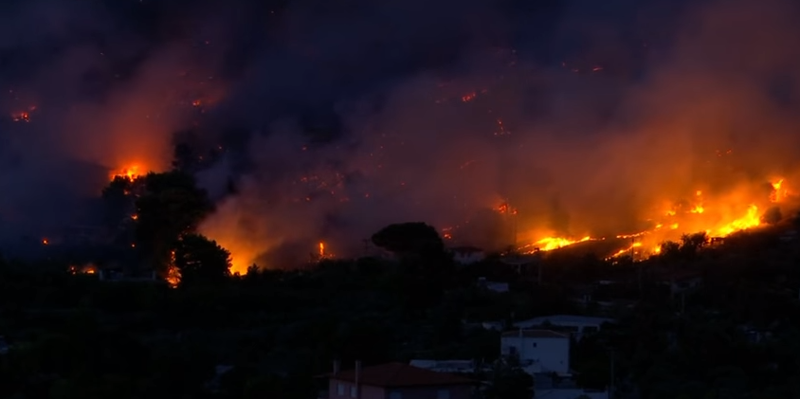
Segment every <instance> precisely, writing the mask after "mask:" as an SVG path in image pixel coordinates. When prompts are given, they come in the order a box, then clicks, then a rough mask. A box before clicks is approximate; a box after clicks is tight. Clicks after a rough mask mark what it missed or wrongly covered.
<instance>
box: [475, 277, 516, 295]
mask: <svg viewBox="0 0 800 399" xmlns="http://www.w3.org/2000/svg"><path fill="white" fill-rule="evenodd" d="M478 286H479V287H481V288H483V289H485V290H488V291H492V292H500V293H502V292H508V291H509V289H510V288H509V285H508V283H504V282H500V281H488V280H486V277H479V278H478Z"/></svg>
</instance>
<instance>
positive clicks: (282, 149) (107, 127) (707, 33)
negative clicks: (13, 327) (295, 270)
mask: <svg viewBox="0 0 800 399" xmlns="http://www.w3.org/2000/svg"><path fill="white" fill-rule="evenodd" d="M468 3H469V4H462V5H460V6H459V7H460V8H459V10H461V11H462V12H463V13H465V14H464V15H469V16H470V17H464V18H460V17H454V16H453V12H452V9H451V8H449V7H448V6H443V7H438V6H435V5H433V4H427V3H425V2H414V1H412V2H403V3H402V4H401V3H397V4H395V3H392V4H383V3H375V2H363V3H361V2H356V3H354V4H353V7H351V8H348V9H347V10H342V11H341V12H342V15H344V16H342V15H339V14H337V15H338V16H337V18H340V17H341V18H345V17H346V19H347V18H349V19H347V20H348V21H350V23H348V24H345V25H346V26H348V29H344V30H341V29H340V30H336V32H335V33H332V32H333V31H332V30H331V29H330V26H342V25H343V24H342V23H341V20H338V19H337V20H329V19H326V18H328V17H327V16H325V15H327V14H325V15H321V14H319V13H318V12H316V11H314V10H307V9H303V8H302V7H300V6H299V5H297V6H296V8H287V9H286V10H282V11H280V12H270V13H269V15H270V20H269V21H270V22H269V23H270V29H268V31H269V33H268V34H267V36H269V38H270V40H265V41H263V42H262V41H259V40H254V41H253V40H251V39H252V37H254V36H257V37H261V36H259V35H253V34H252V32H251V31H250V30H248V29H244V30H243V31H246V32H247V34H243V33H242V32H243V31H242V32H240V31H239V28H240V25H241V23H240V22H241V21H240V20H239V19H238V18H241V15H239V14H238V13H234V14H235V15H234V14H232V13H230V12H229V11H228V10H227V9H223V10H219V9H217V10H205V11H204V12H199V11H198V13H199V14H197V15H200V16H191V17H186V18H188V19H190V21H185V22H186V23H185V24H183V23H180V24H173V23H169V24H168V25H169V26H165V27H162V28H163V29H164V32H162V33H164V35H165V37H170V38H171V39H169V40H167V42H166V43H157V44H152V43H148V46H146V45H144V44H142V45H141V46H140V47H137V46H133V45H129V46H124V45H123V44H129V43H127V41H126V40H122V39H120V38H118V37H115V36H113V35H104V34H101V35H98V37H109V41H111V42H114V43H117V42H115V41H114V40H118V41H119V43H120V44H119V49H114V48H112V47H114V46H111V45H103V46H100V45H98V48H94V47H92V46H90V45H86V44H82V45H81V46H76V47H75V48H74V49H73V48H71V47H70V49H71V50H70V51H66V52H64V54H66V55H64V54H61V55H58V56H54V57H56V58H54V59H53V60H52V62H51V66H52V67H50V68H47V69H44V70H41V71H39V73H40V74H41V76H40V77H39V79H33V78H31V80H36V82H35V83H36V84H34V83H30V84H28V85H21V86H22V87H20V88H17V87H15V88H14V90H13V96H11V97H9V99H6V101H5V102H4V103H3V105H5V106H7V108H8V109H7V112H8V114H9V115H11V120H16V121H19V122H29V123H15V124H14V123H11V125H12V128H13V129H18V131H15V133H16V132H24V133H25V134H16V135H7V136H4V137H2V138H0V139H1V140H3V144H4V145H3V146H2V147H0V155H2V158H0V159H2V160H3V161H4V162H5V161H6V160H8V161H7V162H8V163H9V165H13V167H14V168H18V169H19V170H17V171H15V173H13V174H9V175H8V176H5V175H2V176H0V177H2V179H0V185H2V186H3V187H4V188H6V189H8V190H6V191H8V192H14V190H10V188H13V187H20V184H19V182H18V181H17V179H19V177H15V176H39V174H41V175H47V174H52V171H53V170H57V168H58V165H57V164H56V160H60V159H62V158H75V159H80V160H84V161H89V162H93V163H96V164H100V165H104V166H107V167H108V168H109V169H110V170H109V171H108V172H109V176H108V177H109V178H110V179H114V178H115V177H124V178H125V179H128V180H134V179H136V178H137V176H143V175H146V174H147V173H148V172H149V171H150V170H153V171H166V170H168V169H170V168H171V165H172V166H174V167H180V168H181V169H182V170H187V171H190V173H193V174H195V175H196V177H197V181H198V182H199V183H200V184H201V185H202V186H203V187H204V188H205V189H206V190H207V192H208V194H209V195H210V196H211V197H212V200H213V201H214V202H215V204H216V209H215V212H214V213H213V214H211V215H210V216H209V217H207V218H206V219H205V220H204V221H203V222H202V223H201V225H200V226H199V232H200V233H202V234H204V235H207V236H208V237H210V238H212V239H214V240H216V241H217V242H219V244H221V245H222V246H223V247H225V248H227V249H228V250H230V251H231V252H232V257H233V263H234V271H238V272H243V271H245V270H246V268H247V267H248V266H250V265H252V264H254V263H255V264H258V265H259V266H262V267H284V266H291V265H293V264H296V263H299V262H307V261H308V260H309V259H315V258H320V257H324V256H330V254H331V251H332V252H333V253H336V254H337V255H340V256H357V255H360V254H363V253H364V252H365V251H366V250H367V249H365V243H364V240H365V239H367V238H369V236H370V235H371V234H372V233H374V232H376V231H378V230H379V229H380V228H382V227H384V226H386V225H388V224H391V223H397V222H407V221H425V222H427V223H430V224H432V225H435V226H437V227H439V228H440V229H441V231H442V235H443V236H444V237H445V238H446V239H447V240H448V241H449V242H452V243H453V244H458V245H462V244H463V245H466V244H470V245H475V246H479V247H483V248H487V249H497V250H504V249H507V247H508V246H510V245H517V246H521V247H522V248H523V250H533V248H539V249H540V250H545V251H546V250H553V249H556V248H561V247H565V246H569V245H573V244H575V243H581V242H591V241H595V240H606V241H610V240H621V242H622V244H620V245H621V248H619V250H624V249H626V248H624V247H625V246H628V245H631V244H633V245H636V246H641V247H642V248H645V249H646V250H647V251H655V248H656V247H657V246H658V245H659V244H660V243H661V242H663V241H666V240H675V239H678V238H679V237H680V236H681V234H686V233H694V232H707V233H708V234H709V235H710V236H720V237H722V236H726V235H729V234H732V233H733V232H735V231H739V230H743V229H750V228H754V227H758V226H759V225H761V224H763V223H769V222H770V221H772V220H774V219H780V217H781V216H782V215H789V214H790V213H791V212H793V211H794V206H793V203H792V201H793V197H792V195H791V191H788V190H792V189H794V188H795V187H800V185H798V183H800V181H798V179H797V177H798V176H800V163H798V162H797V161H796V158H797V157H796V154H794V148H796V145H797V144H800V143H798V138H797V135H796V134H795V127H796V126H798V122H800V121H799V120H798V118H797V116H796V115H800V113H798V112H796V111H797V110H798V109H797V108H800V103H798V102H797V100H796V99H795V97H794V96H793V93H794V92H793V90H794V89H796V86H797V84H796V81H800V76H798V75H797V72H796V71H797V70H798V69H797V68H796V67H795V66H796V65H797V64H800V50H798V49H797V48H796V46H793V45H789V44H787V39H786V38H789V37H794V36H796V35H797V34H798V33H800V32H797V31H798V30H800V28H798V27H797V26H796V24H794V23H793V22H792V21H791V20H788V19H787V18H786V17H785V16H786V15H789V14H791V12H793V9H792V7H793V6H792V5H791V4H790V2H788V1H783V0H771V1H769V3H770V4H771V5H772V6H771V7H767V6H764V5H763V4H762V3H755V2H752V1H748V0H738V1H733V2H726V3H724V4H723V3H709V4H703V5H696V4H692V5H690V6H689V7H688V8H686V10H685V13H681V15H680V16H679V17H677V18H679V19H678V20H670V21H660V20H656V19H653V16H652V15H651V14H648V13H647V12H646V11H649V9H648V8H647V6H646V5H642V6H641V7H642V9H641V11H642V18H644V19H648V18H650V19H653V20H648V21H647V22H648V23H645V24H643V25H641V26H640V23H641V20H640V19H638V18H634V19H635V22H633V21H627V22H625V23H627V24H628V25H635V26H627V25H626V27H624V28H623V27H621V26H620V21H616V20H611V19H602V18H601V19H600V20H598V21H597V24H596V25H591V26H592V27H598V26H602V28H597V29H594V28H592V27H589V25H587V24H584V23H583V22H584V21H583V19H582V18H583V17H582V16H577V15H571V14H570V13H569V12H567V11H564V15H563V16H562V17H563V20H559V23H558V24H556V25H559V26H563V27H570V29H568V32H567V31H562V30H561V29H553V31H552V32H549V31H548V32H542V31H541V30H536V29H534V28H532V27H530V26H529V25H531V24H528V23H526V24H524V26H523V25H520V26H516V25H515V26H514V27H509V24H511V23H512V22H510V21H513V20H514V19H513V18H512V16H514V15H516V14H515V13H516V12H518V11H519V10H510V9H507V8H505V7H510V6H508V5H502V6H501V5H499V3H498V5H496V6H492V5H489V4H490V3H483V2H468ZM512 3H513V2H512ZM492 4H494V3H492ZM504 4H505V3H504ZM142 7H157V5H155V4H152V5H142ZM253 7H255V6H253ZM297 7H299V8H297ZM421 10H422V11H424V12H420V11H421ZM151 11H153V12H156V11H158V10H151ZM212 11H213V12H212ZM260 11H263V10H259V12H260ZM97 12H101V11H97ZM206 12H207V14H206ZM542 12H544V11H542ZM242 14H246V13H242ZM263 14H264V13H258V12H254V13H253V15H263ZM65 15H66V14H65ZM126 15H127V14H126ZM331 15H333V14H331ZM474 16H480V18H479V21H476V20H475V19H474ZM279 17H280V18H285V20H283V21H284V23H282V24H274V25H273V24H272V21H273V19H272V18H279ZM64 18H68V16H65V17H64ZM120 18H123V17H120ZM205 18H208V21H215V22H214V23H210V24H209V23H205V22H207V21H206V19H205ZM598 18H600V17H598ZM220 19H221V20H220ZM398 19H399V21H398ZM166 20H170V19H165V21H166ZM148 21H149V20H148ZM220 21H221V22H220ZM251 22H252V21H251ZM398 22H400V23H398ZM477 22H479V23H477ZM667 22H668V23H667ZM143 23H144V22H143ZM148 23H149V22H148ZM262 23H264V21H259V22H258V23H257V24H256V23H255V22H254V24H255V25H254V26H256V27H257V31H258V32H262V31H263V30H262V28H263V26H262V25H260V24H262ZM515 23H516V22H515ZM56 25H58V24H56ZM64 25H65V26H72V25H70V24H64ZM148 26H149V25H148ZM189 26H191V27H204V28H203V29H194V28H192V29H188V28H187V27H189ZM248 26H249V25H248ZM411 26H413V27H414V28H413V29H412V28H401V27H411ZM385 27H396V28H397V29H388V30H387V29H386V28H385ZM676 27H677V28H676ZM684 27H685V28H686V29H684ZM509 28H512V29H509ZM98 29H100V28H98ZM254 29H255V28H254ZM537 29H538V28H537ZM174 30H178V31H180V34H178V35H177V37H173V36H170V35H167V34H166V32H170V34H173V33H174ZM443 32H449V33H448V34H443ZM512 32H513V33H512ZM598 32H603V33H604V34H602V35H599V34H598ZM610 32H617V33H619V37H620V38H621V37H623V36H624V37H626V38H627V37H628V36H631V35H632V36H633V37H634V39H631V40H628V39H625V40H622V39H620V38H616V37H615V35H614V34H610ZM623 32H624V34H623ZM742 32H757V33H753V34H747V35H744V36H743V33H742ZM551 33H552V35H551ZM56 36H57V35H56ZM142 37H143V38H145V37H146V38H148V40H150V39H149V38H152V37H159V35H145V34H142ZM542 37H552V38H553V39H552V43H550V42H548V43H546V44H542V43H540V42H539V41H540V40H541V38H542ZM125 38H127V36H125ZM243 38H245V39H247V40H242V39H243ZM273 39H274V40H273ZM577 39H580V40H577ZM577 42H585V43H586V46H585V47H586V48H572V47H574V43H577ZM732 42H733V43H737V45H736V46H731V45H730V43H732ZM243 43H244V44H243ZM149 45H152V46H149ZM87 46H88V47H87ZM67 47H69V46H67ZM540 47H541V48H540ZM544 47H546V48H547V49H552V48H564V50H563V51H561V50H559V51H557V52H553V51H551V50H547V51H545V50H544V49H543V48H544ZM388 49H392V50H388ZM48 56H49V55H48ZM126 67H127V68H126ZM86 80H89V81H92V82H94V83H93V84H94V85H95V86H90V87H87V86H85V81H86ZM39 81H41V82H44V83H39ZM74 82H80V83H74ZM97 82H105V83H104V84H100V83H97ZM17 86H20V85H17ZM75 87H77V88H79V89H75ZM51 88H52V89H53V90H52V91H54V92H57V93H58V94H59V95H50V93H49V91H51ZM28 92H30V93H28ZM21 93H22V94H21ZM63 93H78V94H74V96H72V95H66V94H63ZM33 100H36V101H33ZM30 104H37V107H38V108H33V107H31V106H30ZM22 129H25V130H22ZM176 132H180V134H176ZM187 132H188V133H187ZM190 133H191V134H190ZM183 136H192V137H194V138H195V139H196V140H194V141H192V140H188V141H189V142H191V143H190V144H193V145H195V146H196V147H199V149H198V148H194V147H192V148H190V147H191V146H189V147H186V146H184V147H180V146H179V147H176V145H175V144H186V143H185V141H187V140H183V139H182V138H183ZM195 141H196V142H195ZM42 143H50V144H51V145H50V146H46V148H45V146H43V145H42ZM198 143H199V144H198ZM6 144H8V145H6ZM205 147H208V148H225V150H224V151H222V150H220V151H216V152H214V153H213V155H207V154H211V153H210V152H207V151H205V150H203V148H205ZM29 148H38V149H41V151H39V152H38V153H37V154H36V155H35V156H33V155H30V154H29V153H28V152H27V151H28V150H27V149H29ZM173 155H176V156H178V157H179V158H181V159H180V160H178V161H180V162H177V163H172V164H171V163H170V161H171V158H173ZM188 160H193V161H192V162H188ZM189 164H191V167H188V166H187V165H189ZM32 171H36V173H38V174H36V173H33V172H32ZM40 171H44V172H40ZM776 176H780V177H781V178H776ZM62 183H63V182H62ZM29 186H30V187H35V186H36V185H35V184H28V185H26V187H29ZM99 189H100V187H97V188H96V190H95V191H99ZM20 198H23V197H20ZM24 198H27V197H24ZM498 198H504V200H502V201H498ZM4 201H11V200H9V199H5V200H4ZM19 202H20V203H24V202H25V201H24V200H22V199H20V200H19ZM498 203H502V204H503V205H502V206H501V207H500V208H499V209H495V208H496V207H497V204H498ZM28 213H30V214H35V212H28ZM128 217H129V218H132V216H131V215H128ZM629 240H634V241H633V242H631V241H629ZM320 242H324V246H323V248H320V247H319V243H320Z"/></svg>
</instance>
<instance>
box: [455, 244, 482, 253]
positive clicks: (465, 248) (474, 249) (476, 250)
mask: <svg viewBox="0 0 800 399" xmlns="http://www.w3.org/2000/svg"><path fill="white" fill-rule="evenodd" d="M450 250H451V251H453V252H457V253H460V254H473V253H480V252H483V250H482V249H480V248H478V247H472V246H468V245H467V246H463V247H454V248H450Z"/></svg>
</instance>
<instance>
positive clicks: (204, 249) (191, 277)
mask: <svg viewBox="0 0 800 399" xmlns="http://www.w3.org/2000/svg"><path fill="white" fill-rule="evenodd" d="M175 267H177V268H178V270H180V272H181V284H186V283H193V282H216V281H220V280H223V279H225V278H226V277H228V276H230V267H231V254H230V252H228V251H227V250H226V249H225V248H222V247H221V246H219V245H218V244H217V242H216V241H213V240H209V239H208V238H206V237H204V236H202V235H199V234H187V235H185V236H183V237H181V239H180V240H179V241H178V245H177V247H176V248H175Z"/></svg>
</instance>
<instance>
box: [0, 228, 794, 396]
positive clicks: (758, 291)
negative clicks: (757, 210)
mask: <svg viewBox="0 0 800 399" xmlns="http://www.w3.org/2000/svg"><path fill="white" fill-rule="evenodd" d="M398 229H399V231H400V233H398V232H397V231H398ZM778 230H779V229H777V228H776V229H775V231H772V230H767V231H762V232H759V233H753V234H744V233H743V234H739V235H735V236H733V237H730V238H729V239H728V240H727V241H726V242H725V243H723V244H716V245H714V246H710V245H709V244H708V243H707V241H706V240H699V239H697V237H686V239H685V240H684V242H683V243H682V244H680V245H673V246H671V247H670V248H671V249H670V248H667V249H668V250H666V251H665V252H664V253H663V255H662V256H659V257H656V258H653V259H650V260H648V261H644V262H638V263H635V264H634V263H631V262H629V261H628V262H626V261H621V262H617V263H615V264H611V263H607V262H605V261H602V260H598V259H596V258H594V257H591V256H585V255H573V254H571V253H570V252H569V251H560V252H559V251H556V252H553V253H552V254H550V255H547V256H545V257H544V258H542V259H541V265H542V271H541V276H542V280H541V284H540V283H538V279H539V271H538V270H517V269H516V268H514V267H511V266H505V265H504V264H502V263H500V262H498V261H497V260H496V259H488V260H486V261H485V262H482V263H479V264H474V265H469V266H464V267H457V266H455V265H454V264H453V263H452V261H450V260H449V258H447V257H446V256H444V254H443V253H442V252H441V251H442V250H443V247H441V246H438V247H437V244H436V242H437V240H431V239H429V238H424V237H428V235H427V233H425V231H426V226H425V225H421V224H409V225H400V226H394V227H392V228H391V229H389V230H388V232H387V230H384V231H383V232H382V233H379V234H376V237H375V238H376V241H377V242H381V243H384V244H385V243H386V242H389V241H391V242H392V244H391V247H392V248H395V249H398V250H401V253H400V254H398V258H397V260H396V261H384V260H377V259H370V258H366V259H359V260H354V261H323V262H322V263H320V264H319V265H318V267H316V268H314V269H312V270H304V271H261V272H258V271H255V270H252V271H251V272H250V273H248V274H247V275H244V276H229V277H225V278H223V279H217V278H206V277H205V275H204V274H203V273H198V274H195V275H194V276H196V278H193V279H192V280H191V283H190V284H189V283H187V284H183V285H182V286H181V287H179V288H178V289H170V288H169V287H167V286H166V285H165V284H157V283H121V282H103V281H99V280H98V279H97V278H96V276H91V275H69V274H67V273H66V272H65V265H64V264H62V263H60V262H57V261H53V262H50V263H46V264H21V263H16V262H9V261H5V262H3V263H1V264H0V304H2V305H0V335H4V336H5V337H6V340H7V341H8V342H9V344H10V345H11V350H10V351H9V352H8V353H7V354H5V355H0V375H1V376H2V378H0V396H2V397H12V398H107V397H117V398H145V397H148V398H149V397H168V396H169V397H172V398H176V397H184V398H190V397H191V398H197V397H218V398H234V397H235V398H240V397H244V398H256V397H259V398H263V397H281V398H311V397H314V395H316V392H317V390H318V388H319V386H320V385H319V381H317V380H315V379H314V376H315V375H318V374H319V373H322V372H325V371H328V369H329V365H330V362H331V360H333V359H341V360H342V361H343V362H344V364H348V362H349V363H352V362H353V361H355V360H356V359H360V360H363V361H364V362H365V363H367V364H369V363H377V362H384V361H392V360H408V359H412V358H428V359H430V358H436V359H448V358H454V359H477V360H481V361H484V362H487V363H489V362H492V361H493V360H494V359H496V358H497V356H498V351H499V333H497V332H493V331H489V330H485V329H483V328H480V327H476V326H474V324H473V323H476V322H481V321H498V320H499V321H504V322H511V321H512V320H518V319H525V318H529V317H534V316H541V315H548V314H561V313H589V314H605V315H610V316H614V317H617V318H618V319H619V321H620V322H619V324H618V326H616V327H614V328H607V329H604V330H603V331H601V332H600V333H598V334H597V335H595V336H593V337H590V338H587V339H584V340H582V341H581V342H580V343H575V344H574V346H573V348H574V350H573V352H574V353H573V357H574V359H573V362H572V363H573V365H574V366H575V368H576V370H577V371H578V373H579V375H578V378H579V379H580V380H581V383H583V384H584V385H587V386H598V387H603V386H606V385H607V384H608V383H609V376H610V375H611V373H610V370H609V367H610V364H611V362H610V358H609V357H610V356H611V355H612V354H613V356H614V364H615V370H614V376H615V386H616V387H618V391H619V392H618V393H619V395H620V397H622V396H627V395H630V394H632V393H634V392H638V393H640V394H641V397H644V398H665V399H666V398H669V399H674V398H739V397H741V398H745V397H746V398H787V397H797V396H798V395H800V362H798V360H800V345H798V342H800V316H798V315H799V314H800V313H798V288H800V269H798V268H797V266H796V265H797V264H798V260H800V251H798V248H797V244H796V242H795V241H789V242H786V241H784V240H781V239H780V234H781V233H780V231H778ZM402 231H406V232H407V233H409V234H412V236H413V237H412V238H413V239H411V241H407V242H405V243H403V242H400V241H402V240H404V238H403V237H404V233H402ZM389 233H391V234H389ZM191 237H192V238H191V240H195V239H197V237H194V236H191ZM414 237H415V238H414ZM419 237H423V239H420V238H419ZM387 240H388V241H387ZM398 240H399V241H398ZM438 242H439V243H440V242H441V241H440V240H439V241H438ZM193 245H198V246H199V247H200V248H202V250H201V251H200V252H202V251H209V250H211V251H212V252H213V249H214V247H209V246H208V245H206V244H193ZM387 247H389V246H388V245H387ZM437 248H438V250H437ZM186 256H188V255H186ZM186 259H187V260H186V262H187V263H188V264H193V265H195V266H196V264H195V263H192V262H193V259H192V258H191V257H187V258H186ZM215 267H219V264H215ZM664 268H667V269H670V270H672V271H673V272H674V271H679V270H681V271H697V272H699V273H702V276H703V277H704V284H703V286H702V287H700V288H699V289H697V290H694V291H688V292H685V293H682V294H680V295H670V293H669V291H668V290H666V289H663V288H658V287H660V286H659V285H657V281H658V277H657V274H656V271H657V270H660V269H664ZM479 277H487V278H488V279H489V280H498V281H509V282H510V283H511V290H510V292H506V293H495V292H490V291H487V290H482V289H480V288H479V287H478V286H477V285H476V281H477V279H478V278H479ZM601 279H605V280H615V281H617V282H618V283H617V284H616V285H615V286H614V288H609V286H607V285H604V286H602V287H600V286H595V285H591V284H589V283H591V282H593V281H597V280H601ZM587 286H589V287H593V288H592V291H593V295H594V298H593V299H592V300H591V301H590V302H589V303H585V304H581V303H578V302H576V301H573V300H572V299H573V298H575V297H578V296H579V295H580V292H582V291H581V290H585V287H587ZM580 287H583V288H580ZM616 302H619V303H621V304H633V305H632V306H631V307H628V306H627V305H626V306H621V305H620V306H610V307H609V306H600V303H616ZM748 331H759V332H761V333H763V334H762V335H763V336H764V339H763V340H760V341H758V342H755V341H754V340H753V339H748V338H752V336H753V335H752V333H750V334H748ZM767 333H768V334H767ZM230 366H232V368H230ZM486 378H488V379H492V378H496V379H498V381H507V378H508V372H502V370H501V371H498V370H497V369H495V370H494V371H493V372H491V373H489V374H488V375H487V376H486ZM503 378H506V380H504V379H503ZM507 384H511V383H510V382H509V383H507ZM502 386H506V384H502ZM523 388H524V387H523ZM487 395H490V396H491V397H496V398H504V397H514V395H515V394H514V393H513V392H508V390H503V389H494V390H489V391H487Z"/></svg>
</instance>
